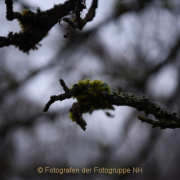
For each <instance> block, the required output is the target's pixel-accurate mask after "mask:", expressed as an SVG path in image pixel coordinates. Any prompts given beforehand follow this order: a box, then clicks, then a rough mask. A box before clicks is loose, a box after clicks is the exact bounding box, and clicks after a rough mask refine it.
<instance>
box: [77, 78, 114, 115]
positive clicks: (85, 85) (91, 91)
mask: <svg viewBox="0 0 180 180" xmlns="http://www.w3.org/2000/svg"><path fill="white" fill-rule="evenodd" d="M77 85H78V86H79V88H80V93H79V95H77V96H74V98H76V99H77V101H78V104H79V105H80V107H81V110H82V113H86V112H92V111H93V110H98V109H110V108H111V104H110V103H109V101H108V100H107V98H106V96H107V95H110V94H111V89H110V87H109V86H108V85H107V84H106V83H105V82H103V81H101V80H90V79H85V80H80V81H79V82H78V83H77Z"/></svg>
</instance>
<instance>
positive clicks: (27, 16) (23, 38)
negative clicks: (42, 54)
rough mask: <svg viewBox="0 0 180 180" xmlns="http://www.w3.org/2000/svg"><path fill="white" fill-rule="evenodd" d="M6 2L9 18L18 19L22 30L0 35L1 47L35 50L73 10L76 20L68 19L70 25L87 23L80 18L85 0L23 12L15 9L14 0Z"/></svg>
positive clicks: (72, 0) (75, 0)
mask: <svg viewBox="0 0 180 180" xmlns="http://www.w3.org/2000/svg"><path fill="white" fill-rule="evenodd" d="M93 1H95V0H93ZM96 1H97V0H96ZM5 4H6V18H7V20H9V21H12V20H14V19H17V20H18V21H19V23H20V26H21V31H20V32H19V33H17V32H15V33H14V32H12V31H11V32H9V34H8V35H7V37H0V47H4V46H9V45H14V46H15V47H18V48H19V49H20V50H21V51H23V52H26V53H28V52H29V51H30V50H35V49H37V48H38V46H37V45H39V42H40V41H41V40H42V39H43V38H44V37H45V36H46V35H47V34H48V31H49V30H50V29H51V28H52V27H53V26H54V25H55V24H57V23H58V22H59V19H64V20H67V18H66V16H68V15H69V14H70V13H71V12H73V13H75V15H76V20H75V21H74V22H73V21H70V20H69V21H67V23H68V24H69V25H71V26H72V27H73V28H74V29H76V28H78V29H82V28H83V27H84V25H85V23H84V22H83V21H81V18H80V13H81V11H82V10H83V9H85V8H86V5H85V1H83V0H68V1H66V2H65V3H64V4H58V5H55V6H54V7H53V8H51V9H48V10H46V11H41V10H40V9H39V8H37V11H36V12H32V11H31V10H28V9H25V10H24V11H23V12H22V13H21V12H14V11H13V0H5ZM90 9H92V8H90ZM70 22H72V23H70ZM73 25H74V26H73ZM66 36H67V35H66ZM66 36H65V37H66Z"/></svg>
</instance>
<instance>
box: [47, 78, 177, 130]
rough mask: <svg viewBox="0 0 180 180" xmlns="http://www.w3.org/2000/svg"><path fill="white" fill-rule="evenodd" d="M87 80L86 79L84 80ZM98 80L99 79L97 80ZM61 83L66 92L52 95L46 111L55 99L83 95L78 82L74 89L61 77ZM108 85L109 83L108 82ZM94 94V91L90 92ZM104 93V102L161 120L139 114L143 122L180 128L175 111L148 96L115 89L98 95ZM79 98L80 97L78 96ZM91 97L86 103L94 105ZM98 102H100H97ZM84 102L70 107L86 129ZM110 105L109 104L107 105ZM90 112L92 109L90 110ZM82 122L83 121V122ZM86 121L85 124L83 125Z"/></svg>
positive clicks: (154, 125)
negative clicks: (163, 106)
mask: <svg viewBox="0 0 180 180" xmlns="http://www.w3.org/2000/svg"><path fill="white" fill-rule="evenodd" d="M84 81H85V80H84ZM95 81H98V80H95ZM88 82H89V81H87V89H90V88H91V86H90V84H88ZM60 84H61V86H62V87H63V89H64V91H65V93H64V94H60V95H58V96H51V97H50V100H49V101H48V102H47V104H46V105H45V108H44V112H47V111H48V109H49V107H50V106H51V104H53V103H54V102H55V101H59V100H60V101H63V100H65V99H69V98H71V97H75V98H77V97H80V96H83V93H84V90H85V88H86V87H85V88H84V87H83V88H82V87H80V86H79V85H78V84H75V85H74V86H73V87H72V89H69V88H68V87H67V86H66V84H65V82H64V81H63V80H62V79H60ZM106 85H107V84H106ZM92 91H93V92H94V91H95V89H94V90H93V89H92ZM94 93H97V92H94ZM90 94H92V92H91V93H90ZM102 94H103V95H104V98H105V101H104V103H105V102H106V103H107V102H108V103H109V107H110V106H112V105H116V106H130V107H134V108H136V109H137V110H138V111H144V112H145V114H146V116H148V115H149V114H152V115H154V117H155V118H156V119H157V120H159V121H154V120H152V119H148V118H145V117H142V116H138V119H140V120H141V121H142V122H147V123H149V124H152V125H153V127H157V126H159V127H161V128H162V129H165V128H180V118H178V117H177V116H176V113H175V112H172V111H169V110H166V109H164V108H162V107H161V106H159V105H158V104H155V103H152V102H150V101H149V99H148V98H147V97H144V96H143V97H138V96H136V95H134V94H130V93H123V92H121V93H117V92H115V91H111V93H109V92H105V91H102V92H100V93H99V94H97V96H102ZM77 99H78V98H77ZM87 99H89V102H85V103H86V104H87V103H89V105H88V106H89V107H91V106H92V107H93V100H92V99H93V97H92V96H91V97H88V98H86V99H85V101H86V100H87ZM95 103H96V104H97V103H99V102H95ZM83 106H84V104H83V103H81V102H78V103H76V104H74V105H73V106H72V108H71V109H70V112H71V113H74V114H73V115H74V116H73V117H74V119H76V120H75V121H76V123H77V124H79V125H80V124H81V125H80V126H81V128H82V129H83V130H85V129H84V128H85V126H86V125H85V122H84V120H83V118H82V116H81V114H82V113H84V109H87V107H86V108H85V107H83ZM107 107H108V106H107ZM98 109H99V108H98ZM102 109H104V106H102ZM89 112H90V111H89ZM74 119H73V120H74ZM81 122H82V123H81ZM83 123H84V125H82V124H83Z"/></svg>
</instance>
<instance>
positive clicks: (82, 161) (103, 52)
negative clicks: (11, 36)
mask: <svg viewBox="0 0 180 180" xmlns="http://www.w3.org/2000/svg"><path fill="white" fill-rule="evenodd" d="M13 2H14V10H15V11H19V12H21V11H22V10H24V9H26V8H28V9H30V10H31V11H36V9H37V7H39V8H40V9H41V10H47V9H50V8H52V7H53V6H54V4H59V3H64V2H65V0H52V1H45V0H39V1H36V0H26V1H25V0H14V1H13ZM91 2H92V1H91V0H86V6H87V9H88V8H89V7H90V5H91ZM86 13H87V10H84V11H83V12H82V16H84V15H85V14H86ZM0 14H1V16H0V23H1V28H0V36H7V34H8V33H9V32H10V31H13V32H19V31H20V27H19V24H18V22H17V21H16V20H13V21H8V20H6V6H5V3H4V1H0ZM66 30H67V24H66V23H63V22H62V26H60V25H59V24H58V22H57V25H56V26H54V27H53V28H52V29H51V30H50V31H49V34H48V36H47V37H45V38H44V39H43V40H42V41H41V44H42V46H41V47H39V49H38V50H36V51H30V53H29V55H27V54H25V53H23V52H21V51H19V50H18V49H16V48H15V47H14V46H10V47H4V48H1V49H0V179H1V180H28V179H29V180H31V179H43V180H49V179H85V178H86V179H95V180H99V179H103V180H105V179H121V180H128V179H134V180H135V179H138V180H139V179H146V180H152V179H154V180H157V179H158V180H159V179H163V180H169V179H174V180H177V179H179V178H180V171H179V167H180V153H179V149H180V131H179V129H174V130H171V129H166V130H161V129H160V128H152V126H151V125H149V124H147V123H142V122H141V121H139V120H138V119H137V115H139V114H141V113H140V112H138V111H137V110H136V109H133V108H130V107H115V111H108V112H110V113H111V114H112V115H114V116H115V117H113V118H112V117H108V116H106V114H105V112H104V111H102V110H99V111H95V112H93V113H92V114H85V115H84V116H83V117H84V119H85V120H87V124H88V125H87V129H86V131H85V132H84V131H83V130H82V129H81V128H80V127H79V126H78V125H77V124H76V123H72V122H71V120H70V119H69V117H68V111H69V109H70V107H71V105H72V102H74V101H75V100H74V99H70V100H66V101H63V102H56V103H54V104H53V105H52V106H51V107H50V110H49V111H48V112H47V113H44V112H43V108H44V105H45V104H46V102H47V101H48V100H49V97H50V96H51V95H54V94H56V95H58V94H61V93H63V89H62V87H60V85H59V82H58V81H59V79H60V78H61V79H64V81H65V82H66V84H67V85H68V86H69V87H70V86H71V85H73V84H75V83H77V82H78V80H80V79H86V78H90V79H100V80H103V81H105V82H107V83H108V84H109V85H110V86H111V88H112V89H113V90H118V89H119V88H121V89H122V91H124V92H130V93H134V94H136V95H140V96H141V95H144V96H147V97H149V98H150V100H151V101H152V102H155V103H158V104H159V105H161V106H163V107H164V108H166V109H170V110H172V111H175V112H177V113H178V116H179V115H180V106H179V104H180V96H179V90H180V61H179V58H180V54H179V52H180V51H179V50H180V2H179V1H178V0H113V1H112V0H111V1H110V0H99V4H98V8H97V10H96V16H95V18H94V20H93V21H92V22H89V23H88V24H87V25H86V26H85V28H84V29H83V30H82V31H79V30H71V34H70V36H69V37H68V38H67V39H64V38H63V35H64V34H65V33H66ZM152 118H153V117H152ZM39 166H40V167H47V166H48V167H52V168H53V167H56V168H62V167H74V168H83V167H89V168H93V167H104V168H132V167H142V168H143V173H139V174H133V173H130V174H128V175H118V174H112V175H108V174H98V173H95V174H94V173H91V174H64V175H59V174H50V173H48V174H45V173H42V174H39V173H38V172H37V168H38V167H39Z"/></svg>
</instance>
